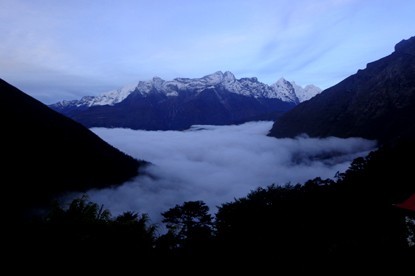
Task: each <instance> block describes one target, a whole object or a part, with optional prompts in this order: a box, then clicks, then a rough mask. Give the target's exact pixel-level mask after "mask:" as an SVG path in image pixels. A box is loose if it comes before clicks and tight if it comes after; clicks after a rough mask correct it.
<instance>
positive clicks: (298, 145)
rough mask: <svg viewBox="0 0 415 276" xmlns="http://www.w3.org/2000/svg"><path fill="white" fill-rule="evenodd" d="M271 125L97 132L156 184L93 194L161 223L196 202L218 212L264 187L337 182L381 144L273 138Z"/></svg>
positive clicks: (142, 182) (140, 182) (140, 180)
mask: <svg viewBox="0 0 415 276" xmlns="http://www.w3.org/2000/svg"><path fill="white" fill-rule="evenodd" d="M271 126H272V122H251V123H246V124H243V125H233V126H194V127H193V128H191V129H190V130H187V131H183V132H180V131H140V130H138V131H136V130H131V129H105V128H94V129H92V130H93V131H94V132H95V133H96V134H98V135H99V136H100V137H102V138H103V139H104V140H106V141H107V142H109V143H110V144H112V145H114V146H115V147H117V148H119V149H121V150H122V151H124V152H126V153H128V154H130V155H132V156H134V157H136V158H139V159H144V160H147V161H150V162H152V163H153V164H154V165H153V166H150V167H148V168H147V170H146V172H147V173H148V174H149V175H151V176H148V175H147V176H140V177H137V178H136V179H134V180H133V181H131V182H127V183H125V184H123V185H122V186H119V187H117V188H111V189H103V190H94V191H90V192H88V194H89V196H90V199H91V200H92V201H94V202H98V203H100V204H104V206H105V207H106V208H109V209H110V210H111V212H112V213H113V214H114V215H117V214H119V213H122V212H124V211H139V212H145V213H148V214H149V215H150V217H151V218H152V220H153V222H159V221H160V218H161V216H160V213H161V212H163V211H166V210H168V209H169V208H171V207H174V206H175V205H176V204H181V203H183V202H184V201H189V200H203V201H205V202H206V203H207V204H208V205H209V206H210V207H211V208H212V211H213V212H214V211H216V209H215V206H218V205H220V204H222V203H225V202H229V201H232V200H233V199H234V198H238V197H242V196H245V195H246V194H247V193H248V192H249V191H251V190H253V189H256V188H257V187H259V186H267V185H270V184H273V183H275V184H277V185H282V184H286V183H288V182H291V183H292V184H296V183H303V182H305V181H306V180H308V179H312V178H315V177H318V176H320V177H322V178H332V177H334V175H335V173H336V172H337V171H341V172H342V171H345V170H346V169H347V168H348V166H349V164H350V161H351V160H353V159H354V158H356V157H357V156H363V155H366V154H367V153H368V152H369V151H370V150H372V149H373V148H374V147H375V142H373V141H368V140H364V139H361V138H349V139H340V138H334V137H330V138H326V139H314V138H313V139H312V138H306V137H302V138H297V139H275V138H271V137H267V136H266V134H267V132H268V130H269V129H270V128H271Z"/></svg>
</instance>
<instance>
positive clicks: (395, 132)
mask: <svg viewBox="0 0 415 276" xmlns="http://www.w3.org/2000/svg"><path fill="white" fill-rule="evenodd" d="M414 111H415V37H412V38H410V39H408V40H403V41H401V42H400V43H398V44H397V45H396V46H395V51H394V52H393V53H392V54H391V55H389V56H387V57H384V58H382V59H380V60H377V61H375V62H372V63H369V64H368V65H367V67H366V69H364V70H359V71H358V72H357V73H356V74H354V75H352V76H350V77H348V78H346V79H345V80H343V81H342V82H340V83H339V84H337V85H335V86H333V87H331V88H328V89H326V90H325V91H323V92H322V93H321V94H319V95H317V96H316V97H314V98H312V99H310V100H309V101H306V102H304V103H301V104H299V105H298V106H296V107H295V108H294V109H292V110H291V111H289V112H287V113H286V114H284V115H283V116H282V117H281V118H279V119H278V120H277V121H276V122H275V124H274V126H273V128H272V129H271V131H270V133H269V135H270V136H275V137H278V138H282V137H294V136H297V135H300V134H302V133H305V134H308V135H309V136H312V137H325V136H337V137H351V136H360V137H364V138H368V139H377V140H379V141H380V142H381V143H385V142H390V141H392V140H395V139H398V138H408V137H414V136H415V112H414Z"/></svg>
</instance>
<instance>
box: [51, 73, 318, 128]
mask: <svg viewBox="0 0 415 276" xmlns="http://www.w3.org/2000/svg"><path fill="white" fill-rule="evenodd" d="M296 89H297V91H299V95H301V96H300V98H301V99H302V100H304V99H306V98H307V97H311V96H313V95H315V94H316V93H319V92H320V89H319V88H317V87H315V86H312V85H311V86H310V85H309V86H307V87H306V88H302V87H301V86H298V85H296V84H294V85H293V84H291V83H290V82H288V81H286V80H284V79H283V78H281V79H280V80H278V81H277V82H276V83H275V84H273V85H271V86H269V85H266V84H263V83H261V82H259V81H258V79H257V78H241V79H236V78H235V76H234V75H233V74H232V73H231V72H225V73H222V72H221V71H218V72H216V73H213V74H210V75H207V76H204V77H202V78H193V79H190V78H176V79H174V80H172V81H165V80H163V79H161V78H159V77H154V78H153V79H152V80H150V81H140V82H139V83H138V84H137V85H132V86H131V85H130V86H127V87H125V88H121V89H118V90H114V91H110V92H107V93H104V94H102V95H101V96H97V97H91V96H88V97H83V98H82V99H81V100H75V101H62V102H58V103H56V104H53V105H50V107H51V108H52V109H54V110H56V111H58V112H60V113H62V114H64V115H66V116H68V117H70V118H72V119H74V120H76V121H78V122H80V123H81V124H83V125H85V126H86V127H109V128H113V127H125V128H132V129H145V130H183V129H187V128H189V127H190V126H192V125H195V124H217V125H227V124H235V123H243V122H246V121H250V120H256V119H262V120H274V119H275V118H278V117H279V116H280V115H281V114H283V113H285V112H286V111H288V110H290V109H291V108H293V107H294V106H295V105H296V104H298V102H299V98H298V97H297V95H296V94H295V91H296Z"/></svg>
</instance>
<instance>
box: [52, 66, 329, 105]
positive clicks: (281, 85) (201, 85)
mask: <svg viewBox="0 0 415 276" xmlns="http://www.w3.org/2000/svg"><path fill="white" fill-rule="evenodd" d="M210 87H221V88H224V89H225V90H227V91H229V92H231V93H235V94H240V95H244V96H249V97H254V98H270V99H280V100H282V101H284V102H292V103H296V104H297V103H300V102H303V101H305V100H308V99H310V98H312V97H314V96H315V95H317V94H318V93H320V92H321V89H320V88H318V87H316V86H314V85H307V86H306V87H305V88H302V87H301V86H299V85H297V84H295V83H294V82H289V81H287V80H285V79H284V78H280V79H279V80H278V81H277V82H276V83H274V84H273V85H271V86H269V85H267V84H264V83H261V82H259V81H258V79H257V78H255V77H253V78H241V79H236V78H235V76H234V75H233V74H232V73H231V72H229V71H227V72H225V73H222V72H221V71H218V72H216V73H213V74H210V75H207V76H204V77H202V78H193V79H190V78H175V79H173V80H171V81H165V80H163V79H161V78H159V77H154V78H153V79H152V80H149V81H140V82H138V84H131V85H127V86H124V87H122V88H120V89H117V90H112V91H109V92H107V93H104V94H101V95H100V96H96V97H93V96H85V97H83V98H82V99H81V100H73V101H61V102H58V103H56V104H54V105H52V106H53V107H55V108H56V107H58V106H62V107H69V106H76V107H81V106H84V107H91V106H98V105H114V104H117V103H119V102H122V101H123V100H124V99H125V98H127V97H128V95H130V94H131V93H133V92H138V93H140V94H141V95H143V96H145V95H148V94H150V93H155V92H156V93H162V94H165V95H166V96H168V97H175V96H178V95H179V93H180V92H181V91H190V90H191V91H194V92H195V93H198V92H200V91H203V90H204V89H207V88H210Z"/></svg>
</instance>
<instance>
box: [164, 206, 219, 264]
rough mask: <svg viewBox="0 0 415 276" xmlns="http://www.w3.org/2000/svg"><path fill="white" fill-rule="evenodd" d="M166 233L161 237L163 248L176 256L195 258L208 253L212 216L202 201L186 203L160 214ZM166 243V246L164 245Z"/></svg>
mask: <svg viewBox="0 0 415 276" xmlns="http://www.w3.org/2000/svg"><path fill="white" fill-rule="evenodd" d="M162 216H163V217H164V219H163V222H164V223H165V224H166V227H167V229H168V233H167V234H166V235H165V236H163V237H162V240H163V241H164V246H166V245H167V246H168V247H169V248H170V249H173V250H176V251H177V252H178V254H185V255H186V256H193V257H196V256H197V255H200V254H202V253H203V252H202V251H205V252H206V251H208V244H209V241H210V240H211V239H212V237H213V223H212V216H211V215H210V214H209V207H208V206H207V205H206V204H205V203H204V202H203V201H187V202H184V203H183V204H182V205H176V206H175V207H174V208H171V209H169V210H168V211H166V212H164V213H162ZM166 243H167V244H166Z"/></svg>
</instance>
